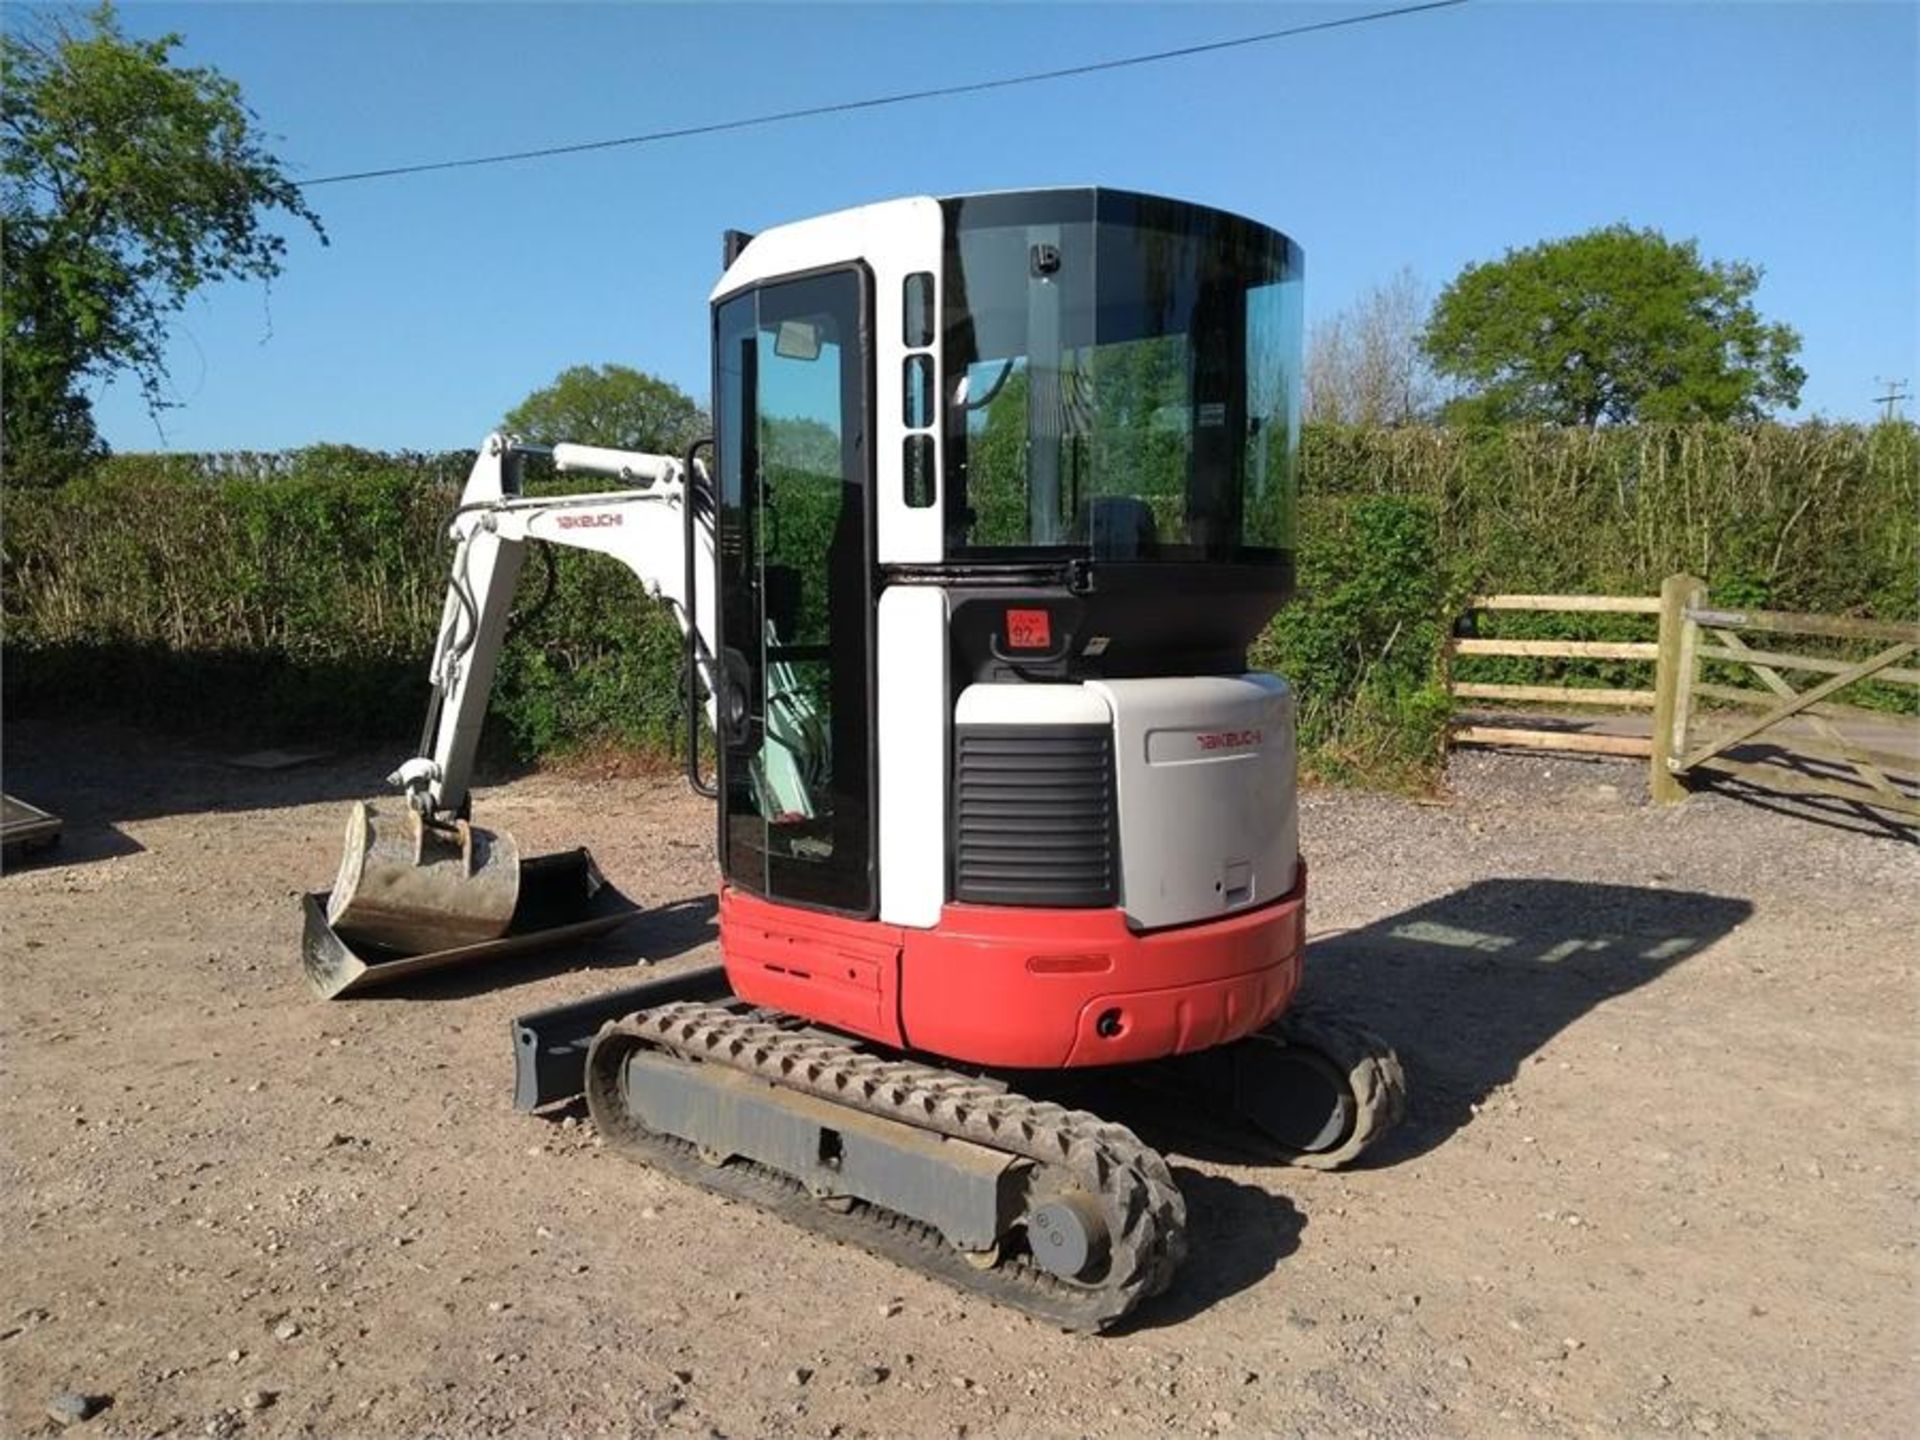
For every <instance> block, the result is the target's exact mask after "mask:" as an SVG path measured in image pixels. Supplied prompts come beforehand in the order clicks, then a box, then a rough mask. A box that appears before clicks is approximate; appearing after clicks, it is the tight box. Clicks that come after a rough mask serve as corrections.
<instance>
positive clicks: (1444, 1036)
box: [1072, 879, 1753, 1169]
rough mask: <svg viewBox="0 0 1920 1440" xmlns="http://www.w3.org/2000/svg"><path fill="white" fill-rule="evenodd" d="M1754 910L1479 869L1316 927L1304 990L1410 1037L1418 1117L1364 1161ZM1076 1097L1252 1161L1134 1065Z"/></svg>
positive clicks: (1442, 1118) (1141, 1127)
mask: <svg viewBox="0 0 1920 1440" xmlns="http://www.w3.org/2000/svg"><path fill="white" fill-rule="evenodd" d="M1752 913H1753V906H1752V905H1751V904H1750V903H1749V902H1747V901H1745V900H1737V899H1729V898H1726V897H1724V896H1719V895H1703V894H1699V893H1697V892H1693V891H1682V890H1655V889H1646V888H1641V887H1637V886H1630V885H1598V884H1590V883H1587V882H1583V881H1573V880H1537V879H1502V880H1482V881H1478V882H1476V883H1474V884H1472V885H1469V886H1467V887H1466V888H1465V889H1462V890H1456V891H1454V892H1453V893H1452V894H1449V895H1443V896H1441V897H1439V898H1438V899H1435V900H1430V901H1428V902H1426V903H1425V904H1423V905H1419V906H1416V907H1414V908H1413V909H1411V910H1404V911H1401V912H1399V913H1398V914H1395V915H1390V916H1387V917H1386V918H1384V919H1381V920H1377V921H1375V922H1374V923H1373V924H1371V925H1367V926H1363V927H1361V928H1359V929H1355V930H1347V931H1342V932H1339V933H1337V934H1333V935H1329V936H1328V937H1326V938H1325V939H1323V940H1319V941H1315V942H1311V943H1310V944H1309V946H1308V950H1307V974H1306V980H1305V982H1304V984H1303V985H1302V987H1301V992H1300V996H1299V999H1298V1000H1297V1001H1296V1003H1297V1004H1302V1005H1308V1006H1326V1007H1327V1008H1329V1009H1332V1010H1335V1011H1337V1012H1339V1013H1340V1014H1341V1015H1343V1016H1345V1017H1348V1018H1350V1019H1352V1020H1355V1021H1357V1022H1358V1023H1360V1024H1362V1025H1364V1026H1366V1027H1367V1028H1368V1029H1371V1030H1373V1031H1375V1032H1376V1033H1377V1034H1379V1035H1380V1036H1382V1037H1383V1038H1384V1039H1386V1040H1387V1041H1388V1043H1390V1044H1391V1045H1393V1046H1394V1048H1395V1049H1396V1050H1398V1051H1399V1054H1400V1059H1401V1062H1402V1063H1403V1064H1404V1065H1405V1067H1406V1071H1407V1081H1408V1089H1409V1092H1410V1100H1409V1109H1408V1115H1407V1118H1406V1120H1405V1121H1404V1122H1403V1123H1402V1124H1401V1125H1400V1127H1399V1128H1398V1129H1397V1130H1396V1131H1395V1132H1394V1133H1393V1134H1391V1135H1389V1136H1387V1137H1386V1138H1385V1139H1383V1140H1382V1141H1381V1142H1380V1144H1379V1146H1378V1147H1377V1148H1376V1149H1374V1150H1371V1151H1369V1152H1368V1153H1367V1155H1366V1156H1365V1157H1363V1158H1362V1159H1361V1160H1360V1161H1358V1162H1357V1168H1369V1169H1371V1168H1375V1167H1378V1166H1383V1165H1392V1164H1395V1163H1397V1162H1399V1161H1403V1160H1408V1159H1412V1158H1413V1157H1415V1156H1417V1155H1422V1154H1425V1153H1426V1152H1427V1151H1429V1150H1432V1149H1434V1148H1435V1147H1436V1146H1439V1145H1441V1144H1443V1143H1445V1141H1446V1140H1447V1138H1448V1137H1449V1136H1451V1135H1452V1134H1453V1133H1454V1132H1455V1131H1457V1130H1460V1129H1461V1128H1463V1127H1464V1126H1465V1125H1466V1124H1467V1123H1468V1122H1469V1121H1470V1120H1471V1119H1472V1118H1473V1107H1474V1106H1476V1105H1477V1104H1479V1103H1480V1102H1481V1101H1482V1100H1484V1099H1485V1098H1486V1097H1487V1096H1488V1095H1489V1094H1490V1093H1492V1091H1493V1090H1495V1089H1496V1088H1497V1087H1499V1086H1500V1085H1502V1084H1504V1083H1506V1082H1507V1081H1509V1080H1511V1079H1512V1078H1513V1077H1514V1075H1515V1074H1516V1073H1517V1072H1518V1071H1519V1068H1520V1066H1521V1065H1522V1064H1523V1063H1524V1062H1525V1061H1526V1059H1527V1057H1528V1056H1529V1055H1532V1054H1534V1053H1535V1052H1536V1051H1538V1050H1539V1049H1541V1047H1542V1046H1544V1045H1546V1044H1547V1043H1548V1042H1549V1041H1550V1040H1552V1038H1553V1037H1554V1036H1555V1035H1557V1034H1559V1033H1560V1032H1561V1031H1562V1030H1565V1029H1566V1028H1567V1027H1568V1026H1570V1025H1572V1024H1574V1023H1575V1022H1576V1021H1578V1020H1579V1019H1580V1018H1581V1017H1582V1016H1583V1015H1585V1014H1586V1013H1587V1012H1588V1011H1590V1010H1593V1009H1595V1008H1596V1007H1598V1006H1600V1005H1603V1004H1605V1003H1606V1002H1607V1001H1609V1000H1612V999H1614V998H1615V997H1616V996H1620V995H1624V994H1626V993H1628V992H1629V991H1631V990H1635V989H1638V988H1639V987H1640V986H1642V985H1645V984H1647V983H1649V982H1650V981H1653V980H1657V979H1658V978H1659V977H1660V976H1662V975H1664V974H1665V973H1666V972H1667V971H1669V970H1671V969H1672V968H1673V967H1674V966H1676V965H1678V964H1680V963H1681V962H1683V961H1685V960H1686V959H1688V958H1689V957H1690V956H1692V955H1695V954H1698V953H1699V952H1700V951H1702V950H1704V949H1706V948H1707V947H1708V946H1710V945H1713V944H1715V943H1716V942H1718V941H1719V940H1721V939H1723V938H1724V937H1725V936H1727V935H1728V934H1729V933H1731V932H1732V931H1733V930H1734V929H1735V928H1737V927H1738V926H1739V925H1740V924H1742V923H1743V922H1744V921H1745V920H1746V919H1747V918H1748V917H1749V916H1750V915H1751V914H1752ZM1072 1103H1074V1104H1078V1105H1082V1106H1085V1107H1086V1108H1088V1109H1092V1110H1094V1111H1096V1112H1097V1113H1099V1114H1102V1115H1107V1116H1110V1117H1112V1118H1113V1119H1116V1120H1119V1121H1121V1122H1123V1123H1125V1124H1127V1125H1129V1126H1131V1127H1132V1128H1133V1129H1134V1130H1135V1131H1136V1132H1138V1134H1139V1135H1140V1138H1141V1139H1143V1140H1144V1141H1146V1142H1147V1144H1149V1145H1152V1146H1154V1147H1155V1148H1156V1149H1160V1150H1162V1151H1165V1152H1167V1153H1170V1154H1176V1155H1180V1156H1184V1157H1187V1158H1189V1159H1194V1160H1200V1161H1208V1162H1217V1163H1223V1164H1234V1163H1248V1162H1249V1161H1250V1159H1252V1156H1251V1154H1250V1152H1249V1151H1248V1150H1246V1149H1244V1148H1241V1147H1238V1146H1236V1145H1235V1144H1234V1141H1233V1136H1232V1133H1231V1132H1230V1131H1229V1130H1228V1129H1226V1128H1224V1127H1223V1128H1221V1129H1219V1130H1216V1131H1213V1132H1208V1133H1203V1132H1201V1131H1199V1130H1197V1129H1196V1127H1195V1124H1194V1117H1193V1116H1192V1115H1191V1114H1185V1113H1179V1112H1170V1111H1169V1109H1168V1106H1167V1102H1166V1101H1165V1099H1164V1098H1163V1097H1162V1096H1160V1095H1158V1094H1156V1093H1155V1092H1154V1091H1153V1089H1152V1088H1150V1087H1148V1086H1144V1085H1140V1084H1138V1083H1137V1082H1136V1081H1134V1080H1133V1079H1131V1078H1129V1077H1127V1076H1126V1075H1125V1074H1124V1073H1123V1074H1119V1075H1115V1076H1113V1077H1110V1078H1105V1077H1103V1078H1100V1079H1097V1080H1092V1081H1086V1082H1080V1083H1077V1084H1076V1085H1075V1087H1074V1094H1073V1098H1072Z"/></svg>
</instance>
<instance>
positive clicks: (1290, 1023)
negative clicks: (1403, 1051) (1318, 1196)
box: [1257, 1005, 1407, 1170]
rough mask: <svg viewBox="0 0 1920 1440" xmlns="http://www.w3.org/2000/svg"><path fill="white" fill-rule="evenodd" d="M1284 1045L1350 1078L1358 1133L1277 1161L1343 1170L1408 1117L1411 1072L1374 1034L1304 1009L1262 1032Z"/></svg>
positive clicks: (1316, 1010)
mask: <svg viewBox="0 0 1920 1440" xmlns="http://www.w3.org/2000/svg"><path fill="white" fill-rule="evenodd" d="M1257 1034H1258V1036H1259V1037H1261V1038H1263V1039H1268V1040H1278V1041H1279V1042H1280V1043H1281V1044H1282V1045H1296V1046H1299V1047H1301V1048H1303V1049H1308V1050H1316V1051H1318V1052H1319V1053H1320V1054H1322V1055H1324V1056H1325V1057H1326V1058H1327V1059H1328V1060H1329V1061H1331V1062H1332V1063H1333V1066H1334V1068H1335V1069H1336V1070H1338V1071H1340V1073H1341V1074H1343V1075H1344V1076H1345V1077H1346V1081H1347V1088H1348V1089H1349V1090H1351V1091H1352V1092H1353V1099H1354V1111H1355V1113H1354V1119H1353V1128H1352V1129H1351V1130H1350V1131H1349V1132H1348V1133H1347V1135H1346V1136H1345V1138H1344V1139H1342V1141H1341V1142H1340V1143H1339V1144H1338V1145H1336V1146H1334V1147H1333V1148H1331V1149H1329V1150H1321V1151H1315V1152H1302V1151H1285V1152H1282V1153H1281V1154H1280V1155H1279V1157H1278V1158H1280V1159H1281V1160H1283V1161H1284V1162H1285V1163H1286V1164H1288V1165H1293V1166H1297V1167H1299V1168H1301V1169H1306V1170H1338V1169H1340V1168H1341V1167H1342V1166H1344V1165H1348V1164H1350V1163H1352V1162H1353V1161H1354V1160H1357V1159H1359V1157H1360V1156H1361V1154H1362V1153H1363V1152H1365V1151H1367V1150H1370V1149H1371V1148H1373V1145H1374V1142H1376V1141H1377V1140H1379V1139H1380V1138H1381V1137H1382V1136H1384V1135H1385V1134H1386V1133H1387V1132H1388V1131H1389V1130H1391V1129H1393V1127H1394V1126H1396V1125H1398V1124H1399V1123H1400V1122H1401V1120H1403V1119H1404V1118H1406V1113H1407V1073H1406V1070H1405V1068H1404V1067H1403V1066H1402V1065H1401V1064H1400V1057H1399V1055H1398V1054H1397V1053H1395V1051H1394V1049H1393V1047H1392V1046H1391V1045H1389V1044H1387V1042H1386V1041H1384V1040H1382V1039H1381V1038H1380V1037H1379V1036H1378V1035H1375V1034H1374V1033H1373V1032H1372V1031H1371V1030H1368V1029H1365V1028H1363V1027H1362V1026H1359V1025H1356V1024H1354V1023H1353V1022H1352V1021H1350V1020H1346V1019H1343V1018H1341V1017H1340V1016H1338V1015H1335V1014H1333V1013H1332V1012H1330V1011H1326V1010H1322V1009H1319V1008H1317V1007H1313V1006H1306V1005H1299V1006H1295V1007H1294V1008H1293V1009H1290V1010H1288V1011H1287V1012H1286V1013H1285V1014H1284V1015H1282V1016H1281V1017H1280V1018H1279V1019H1278V1020H1276V1021H1274V1022H1273V1023H1272V1024H1271V1025H1268V1026H1267V1027H1266V1028H1265V1029H1264V1030H1261V1031H1259V1032H1257Z"/></svg>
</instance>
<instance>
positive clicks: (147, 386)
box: [0, 4, 326, 481]
mask: <svg viewBox="0 0 1920 1440" xmlns="http://www.w3.org/2000/svg"><path fill="white" fill-rule="evenodd" d="M180 43H181V37H180V36H178V35H172V34H169V35H163V36H161V37H160V38H159V39H157V40H137V39H133V38H131V37H129V36H127V35H125V34H123V33H122V32H121V30H120V26H119V21H118V19H117V17H116V16H115V14H114V11H113V7H112V6H111V5H110V4H103V5H101V7H100V8H99V9H98V10H96V11H94V12H93V13H92V14H91V16H89V17H88V18H87V19H86V21H85V22H83V23H81V24H79V25H76V24H75V23H73V22H71V21H68V20H66V19H62V18H46V17H43V18H42V19H40V20H39V22H38V23H37V24H35V25H34V26H32V27H31V28H30V29H29V30H27V31H25V32H22V33H20V34H11V33H8V34H0V178H3V179H4V193H3V194H0V206H3V209H0V214H3V215H4V221H5V229H4V239H3V240H0V263H4V266H5V282H6V283H5V286H4V288H3V289H0V313H3V314H4V334H5V341H4V360H3V362H0V369H3V371H4V373H3V374H0V387H4V390H5V398H6V418H5V426H4V441H5V451H6V454H5V458H6V463H7V469H8V471H9V474H10V478H13V479H16V480H47V481H52V480H58V479H61V478H64V477H65V476H66V475H68V474H71V473H72V472H73V471H74V470H76V469H77V468H78V467H79V466H80V465H82V464H84V463H85V462H86V461H87V460H88V459H89V458H91V457H92V456H93V455H96V454H98V453H100V452H101V451H102V450H103V448H104V447H103V446H102V445H101V443H100V440H99V437H98V434H97V432H96V431H95V429H94V424H93V410H92V405H91V403H90V402H89V401H88V399H87V396H86V392H85V388H84V387H85V386H86V385H87V383H88V382H89V381H93V380H97V379H100V378H103V377H105V376H107V375H111V374H115V373H119V372H129V373H131V374H132V375H133V376H134V378H135V379H136V380H137V381H138V382H139V385H140V391H141V394H142V396H143V397H144V398H145V400H146V402H147V407H148V409H149V411H150V412H152V413H154V414H158V413H159V411H161V410H162V409H165V408H166V407H167V403H168V402H167V401H166V400H165V398H164V395H163V385H164V382H165V380H166V365H165V361H164V347H165V342H166V336H167V320H168V317H169V316H170V315H172V314H173V313H174V312H176V311H178V310H179V309H180V308H181V306H182V305H184V304H185V303H186V299H187V297H188V295H190V294H192V293H193V292H194V291H195V290H198V289H200V288H201V287H203V286H205V285H209V284H213V283H216V282H218V281H221V280H227V279H234V278H245V279H258V280H263V281H265V280H271V279H273V278H274V277H275V276H277V275H278V274H279V273H280V268H281V260H282V257H283V256H284V255H285V253H286V240H285V238H284V237H283V236H281V235H279V234H277V233H275V232H274V231H273V230H272V229H270V228H268V222H269V221H270V220H271V218H272V217H273V215H274V212H276V211H277V212H284V214H285V215H286V216H288V217H291V218H293V219H295V220H299V221H302V222H304V223H306V224H308V225H311V226H312V227H313V229H314V231H315V232H316V233H317V234H319V236H320V238H321V241H322V242H323V243H324V242H325V240H326V233H325V231H324V230H323V229H322V228H321V225H320V221H319V218H318V217H317V216H315V214H314V213H313V211H312V210H311V209H310V208H309V207H308V205H307V203H306V201H305V200H304V199H303V198H302V197H301V194H300V191H299V189H298V188H297V187H296V186H295V185H294V184H293V183H292V182H291V181H290V180H288V179H287V178H286V175H285V174H284V173H283V172H282V170H281V168H280V163H279V161H278V160H276V159H275V158H274V157H273V156H272V155H271V154H270V153H269V152H268V151H267V149H266V147H265V144H264V137H263V136H262V135H261V133H260V131H259V129H258V119H257V117H256V116H255V115H254V114H253V112H252V111H251V110H249V109H247V107H246V106H245V104H244V103H242V101H241V98H240V88H239V86H238V85H236V84H235V83H234V82H233V81H231V80H229V79H227V78H226V77H225V76H223V75H221V74H220V73H219V72H218V71H216V70H211V69H206V68H202V67H182V66H179V65H176V64H175V63H174V61H173V58H172V56H173V51H174V50H175V49H176V48H177V47H178V46H179V45H180Z"/></svg>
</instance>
